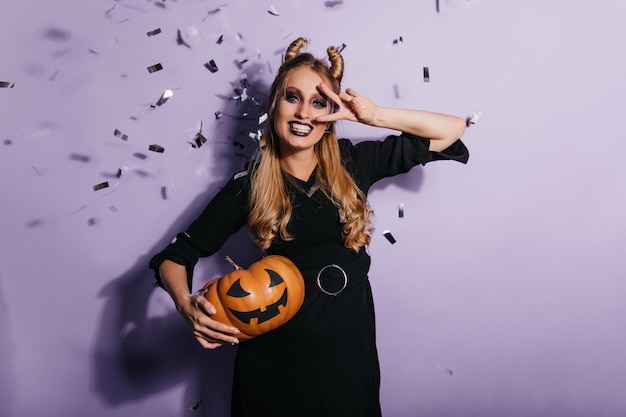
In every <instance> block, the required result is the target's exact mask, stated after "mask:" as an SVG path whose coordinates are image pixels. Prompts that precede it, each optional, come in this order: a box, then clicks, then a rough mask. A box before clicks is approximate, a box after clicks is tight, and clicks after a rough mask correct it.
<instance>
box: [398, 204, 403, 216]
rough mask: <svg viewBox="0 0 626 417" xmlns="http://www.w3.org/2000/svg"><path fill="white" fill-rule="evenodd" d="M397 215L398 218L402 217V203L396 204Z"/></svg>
mask: <svg viewBox="0 0 626 417" xmlns="http://www.w3.org/2000/svg"><path fill="white" fill-rule="evenodd" d="M398 217H400V218H402V217H404V204H402V203H400V205H398Z"/></svg>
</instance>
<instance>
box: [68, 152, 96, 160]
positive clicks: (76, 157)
mask: <svg viewBox="0 0 626 417" xmlns="http://www.w3.org/2000/svg"><path fill="white" fill-rule="evenodd" d="M70 159H71V160H72V161H78V162H89V161H90V160H91V158H90V157H88V156H87V155H80V154H77V153H72V154H70Z"/></svg>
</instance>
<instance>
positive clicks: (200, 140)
mask: <svg viewBox="0 0 626 417" xmlns="http://www.w3.org/2000/svg"><path fill="white" fill-rule="evenodd" d="M204 143H206V138H205V137H204V136H203V135H202V133H200V132H198V133H196V136H194V138H193V144H192V145H191V146H193V147H194V148H199V147H200V146H202V145H203V144H204Z"/></svg>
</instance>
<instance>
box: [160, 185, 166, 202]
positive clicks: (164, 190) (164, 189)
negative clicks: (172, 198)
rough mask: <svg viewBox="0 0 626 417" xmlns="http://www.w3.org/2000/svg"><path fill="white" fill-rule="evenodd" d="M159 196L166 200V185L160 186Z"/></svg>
mask: <svg viewBox="0 0 626 417" xmlns="http://www.w3.org/2000/svg"><path fill="white" fill-rule="evenodd" d="M161 198H162V199H163V200H167V187H161Z"/></svg>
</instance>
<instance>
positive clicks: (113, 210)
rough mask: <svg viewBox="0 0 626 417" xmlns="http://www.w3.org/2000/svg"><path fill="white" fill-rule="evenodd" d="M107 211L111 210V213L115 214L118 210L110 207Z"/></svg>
mask: <svg viewBox="0 0 626 417" xmlns="http://www.w3.org/2000/svg"><path fill="white" fill-rule="evenodd" d="M109 210H111V211H112V212H113V213H117V212H118V211H119V210H118V209H117V207H115V206H111V207H109Z"/></svg>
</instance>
